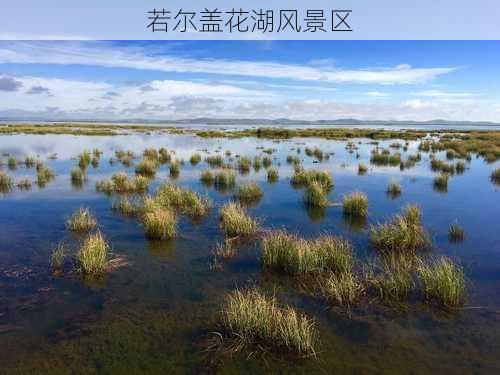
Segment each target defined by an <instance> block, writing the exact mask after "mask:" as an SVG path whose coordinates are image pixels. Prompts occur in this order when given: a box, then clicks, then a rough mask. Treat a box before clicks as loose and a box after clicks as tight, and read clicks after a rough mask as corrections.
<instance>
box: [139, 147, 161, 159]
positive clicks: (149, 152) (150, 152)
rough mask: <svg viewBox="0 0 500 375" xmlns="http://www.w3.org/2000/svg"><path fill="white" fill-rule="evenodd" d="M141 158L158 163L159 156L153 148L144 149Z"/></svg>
mask: <svg viewBox="0 0 500 375" xmlns="http://www.w3.org/2000/svg"><path fill="white" fill-rule="evenodd" d="M142 156H143V157H144V158H145V159H149V160H152V161H159V159H160V155H159V153H158V150H156V149H155V148H146V149H145V150H144V151H143V152H142Z"/></svg>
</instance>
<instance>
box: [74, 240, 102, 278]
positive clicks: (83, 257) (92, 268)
mask: <svg viewBox="0 0 500 375" xmlns="http://www.w3.org/2000/svg"><path fill="white" fill-rule="evenodd" d="M108 250H109V245H108V243H107V242H106V240H105V239H104V237H103V235H102V234H101V232H96V233H94V234H90V235H89V236H87V238H86V239H85V240H84V242H83V244H82V245H81V247H80V249H79V251H78V252H77V254H76V259H77V262H78V266H79V268H78V269H79V270H80V272H82V273H84V274H89V275H96V274H100V273H103V272H104V271H105V270H106V267H107V265H108Z"/></svg>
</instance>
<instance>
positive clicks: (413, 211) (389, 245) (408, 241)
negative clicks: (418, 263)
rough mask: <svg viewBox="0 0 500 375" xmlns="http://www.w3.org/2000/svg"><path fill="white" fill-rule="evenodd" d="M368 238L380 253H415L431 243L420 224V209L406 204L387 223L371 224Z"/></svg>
mask: <svg viewBox="0 0 500 375" xmlns="http://www.w3.org/2000/svg"><path fill="white" fill-rule="evenodd" d="M370 239H371V241H372V244H373V246H374V247H375V248H376V249H377V250H379V251H381V252H382V253H398V252H403V253H415V252H417V251H419V250H424V249H426V248H428V247H429V246H430V244H431V241H430V238H429V235H428V234H427V232H426V231H425V229H424V228H423V226H422V221H421V213H420V209H419V208H418V207H417V206H415V205H408V206H406V207H405V209H404V210H403V212H402V213H401V214H399V215H396V216H395V217H394V218H393V219H392V221H390V222H388V223H383V224H378V225H376V226H372V227H371V228H370Z"/></svg>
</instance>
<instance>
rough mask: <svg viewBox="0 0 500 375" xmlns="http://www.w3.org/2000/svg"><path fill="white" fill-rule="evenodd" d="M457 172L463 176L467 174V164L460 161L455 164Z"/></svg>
mask: <svg viewBox="0 0 500 375" xmlns="http://www.w3.org/2000/svg"><path fill="white" fill-rule="evenodd" d="M455 171H456V172H457V173H458V174H462V173H464V172H465V163H464V162H463V161H458V162H457V164H455Z"/></svg>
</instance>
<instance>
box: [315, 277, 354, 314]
mask: <svg viewBox="0 0 500 375" xmlns="http://www.w3.org/2000/svg"><path fill="white" fill-rule="evenodd" d="M320 290H321V294H322V295H323V296H324V297H325V298H327V299H328V300H330V301H332V302H334V303H336V304H337V305H340V306H345V307H349V306H351V305H352V304H353V303H354V302H356V300H357V299H358V298H359V297H360V295H361V293H362V292H363V286H362V284H361V283H360V281H359V280H358V277H357V276H356V274H355V273H353V272H343V273H340V274H335V273H332V274H331V275H330V276H329V277H328V278H327V279H326V280H325V281H322V282H321V284H320Z"/></svg>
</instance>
